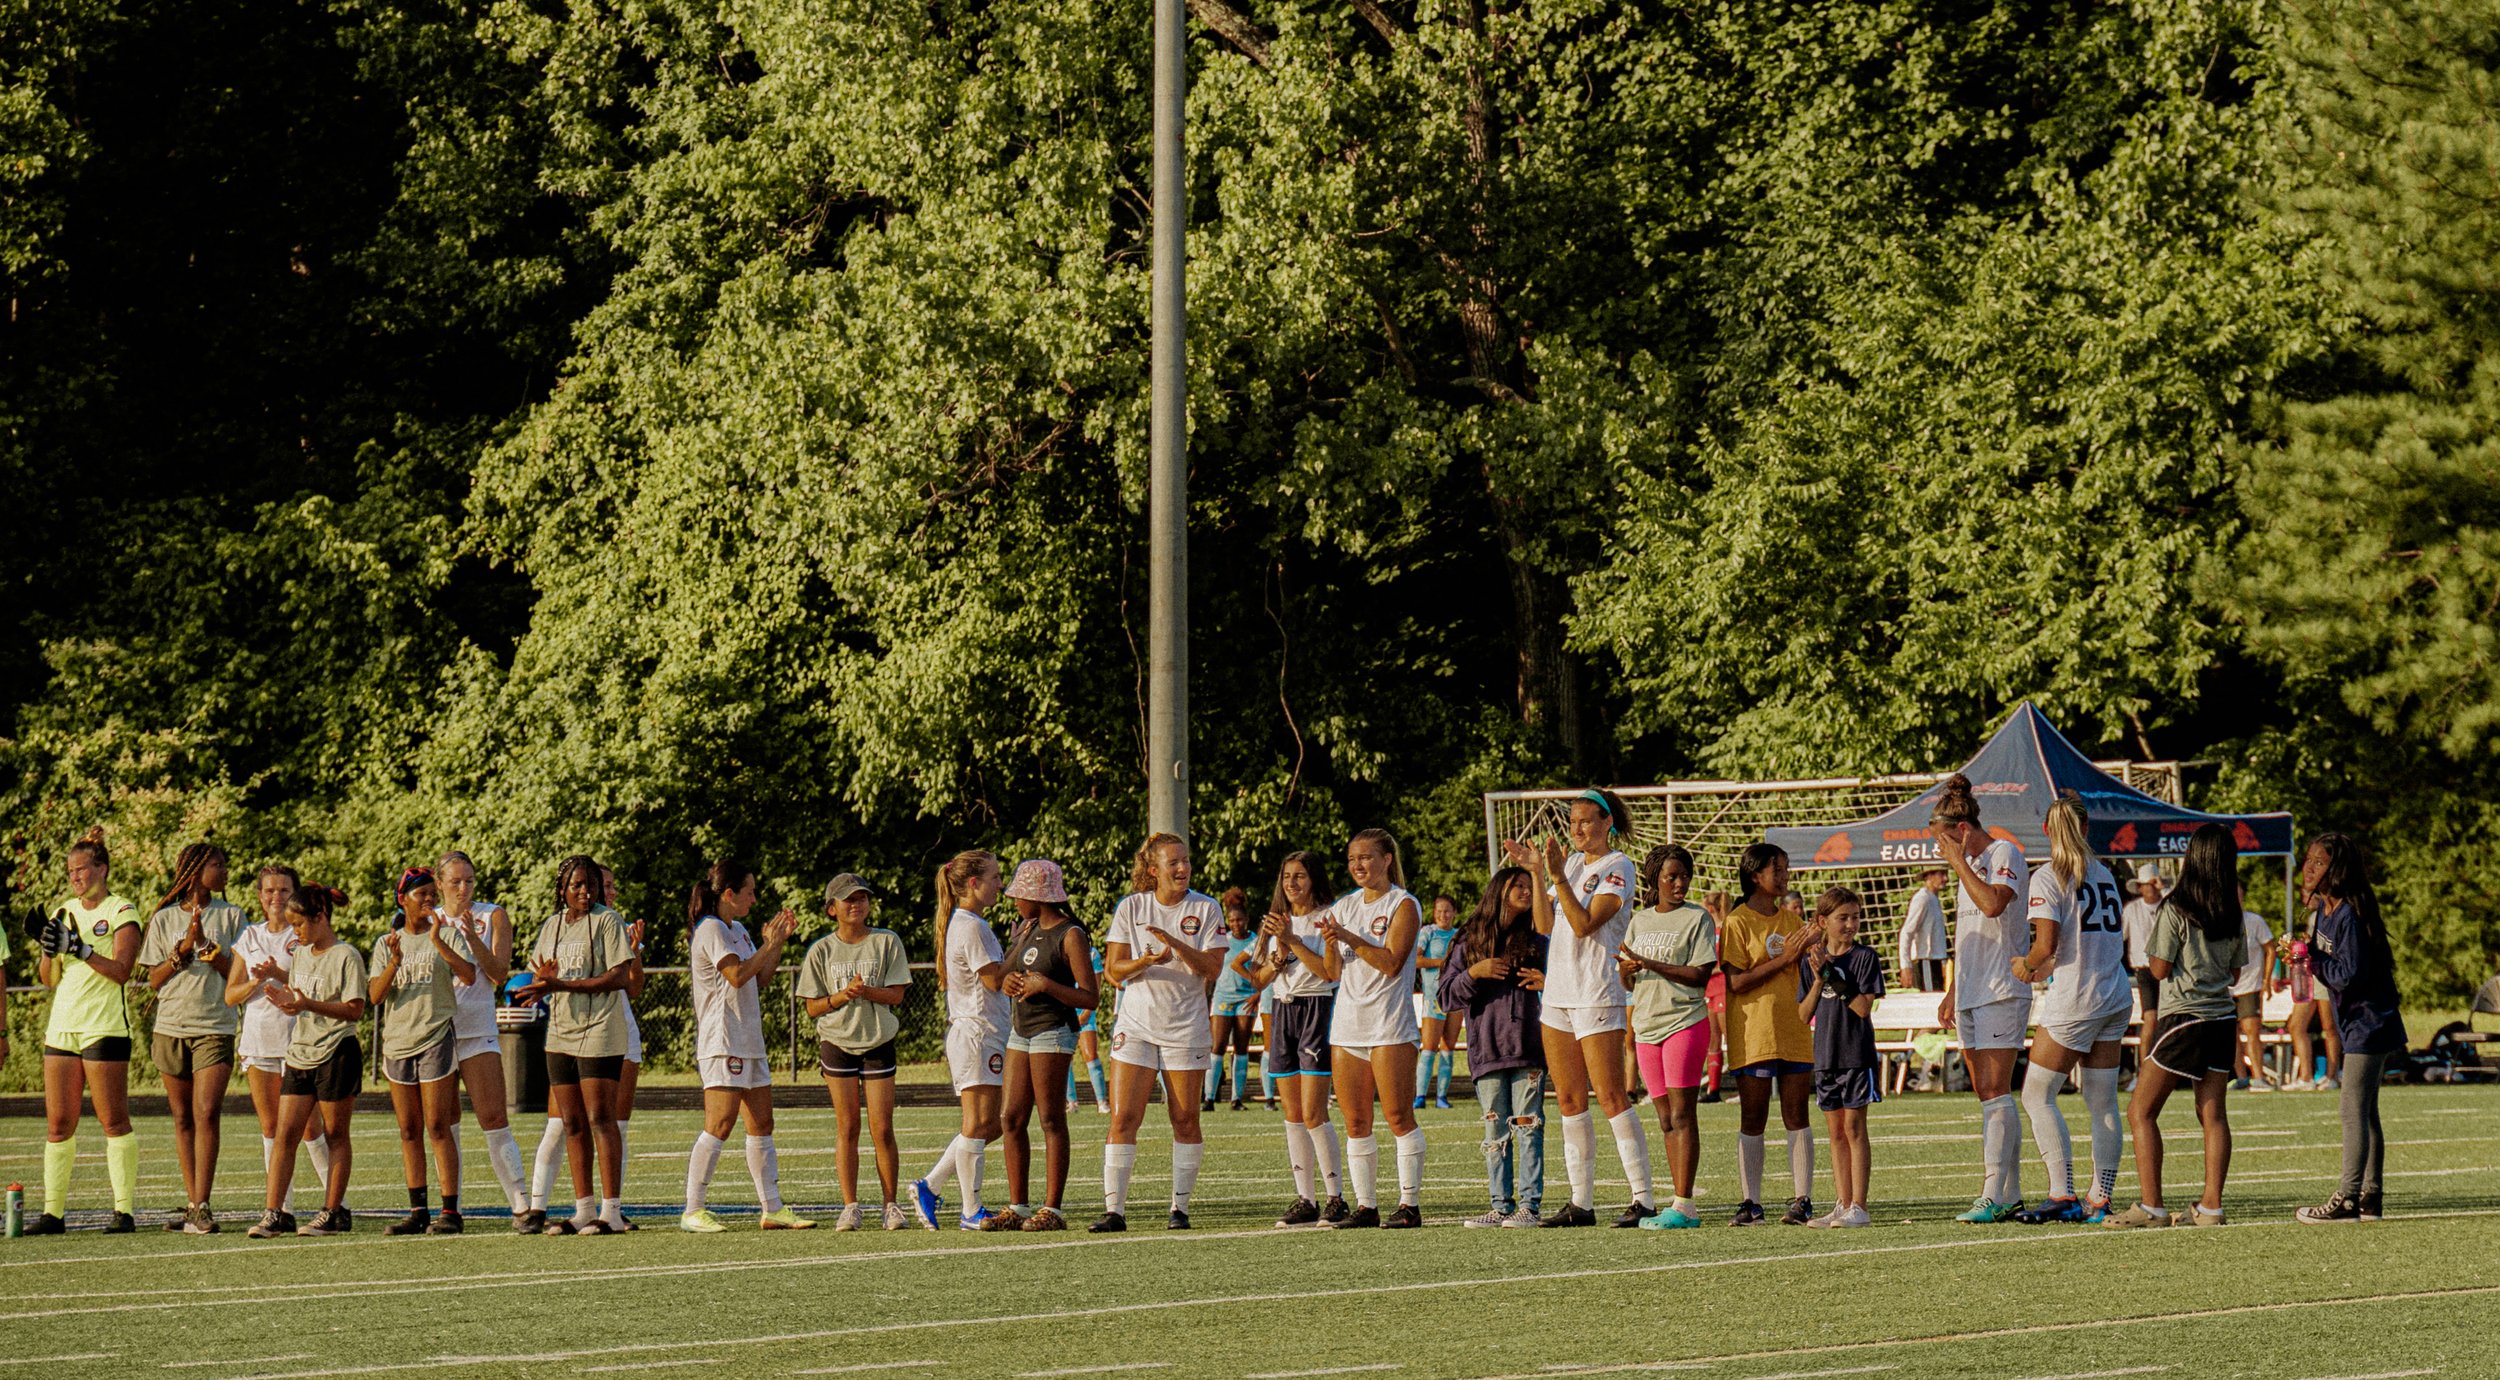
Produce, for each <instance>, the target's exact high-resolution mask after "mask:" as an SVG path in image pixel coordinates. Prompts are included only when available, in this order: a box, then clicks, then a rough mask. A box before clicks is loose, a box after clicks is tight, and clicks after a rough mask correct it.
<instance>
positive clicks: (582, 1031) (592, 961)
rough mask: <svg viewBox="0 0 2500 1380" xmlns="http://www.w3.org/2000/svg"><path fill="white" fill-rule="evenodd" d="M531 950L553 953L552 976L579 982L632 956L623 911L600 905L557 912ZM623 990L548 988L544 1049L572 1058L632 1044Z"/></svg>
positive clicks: (593, 1056) (615, 1050) (539, 954)
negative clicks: (583, 911) (573, 914)
mask: <svg viewBox="0 0 2500 1380" xmlns="http://www.w3.org/2000/svg"><path fill="white" fill-rule="evenodd" d="M530 952H531V955H532V957H533V958H534V959H537V958H552V959H554V960H555V964H556V976H557V977H560V978H563V979H564V980H565V981H567V982H580V981H584V980H586V979H589V978H595V977H599V976H602V975H604V974H606V973H608V972H609V971H611V970H612V969H614V968H616V967H617V966H618V965H619V964H623V963H627V962H630V961H632V959H633V956H634V941H633V939H632V937H631V936H629V935H628V934H627V933H626V931H625V920H624V917H623V916H620V915H618V914H617V913H616V912H615V911H612V910H609V909H606V908H605V907H602V908H600V909H598V910H594V911H592V912H591V913H590V914H588V915H586V916H584V917H582V918H581V919H579V920H567V919H565V918H564V917H563V916H561V915H558V916H554V917H552V918H550V919H549V920H548V921H547V923H546V924H545V925H544V926H542V927H541V928H540V929H539V931H538V943H537V944H536V945H534V946H532V948H531V950H530ZM626 1020H627V1017H626V1014H625V992H624V989H622V988H618V989H616V990H613V991H607V992H550V993H548V994H547V1049H548V1051H549V1052H550V1053H555V1054H570V1055H572V1056H573V1057H574V1058H576V1059H603V1058H607V1057H608V1056H611V1055H615V1056H620V1057H621V1056H622V1055H623V1054H624V1053H625V1051H626V1050H627V1049H629V1048H631V1047H632V1044H631V1036H630V1035H629V1033H628V1031H627V1027H626Z"/></svg>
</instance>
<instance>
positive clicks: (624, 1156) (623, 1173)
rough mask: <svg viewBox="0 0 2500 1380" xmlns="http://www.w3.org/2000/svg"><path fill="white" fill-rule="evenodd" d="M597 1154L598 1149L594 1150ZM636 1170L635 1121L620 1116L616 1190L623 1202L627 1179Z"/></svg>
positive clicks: (617, 1139)
mask: <svg viewBox="0 0 2500 1380" xmlns="http://www.w3.org/2000/svg"><path fill="white" fill-rule="evenodd" d="M593 1153H594V1154H595V1153H596V1151H593ZM633 1172H634V1123H632V1122H631V1121H627V1120H624V1119H622V1118H620V1119H619V1120H618V1121H617V1123H616V1191H617V1193H618V1194H619V1195H620V1196H619V1198H618V1199H617V1201H619V1202H623V1201H624V1199H623V1197H622V1196H621V1195H622V1194H623V1193H624V1192H625V1180H626V1179H627V1178H628V1177H630V1176H631V1175H632V1174H633Z"/></svg>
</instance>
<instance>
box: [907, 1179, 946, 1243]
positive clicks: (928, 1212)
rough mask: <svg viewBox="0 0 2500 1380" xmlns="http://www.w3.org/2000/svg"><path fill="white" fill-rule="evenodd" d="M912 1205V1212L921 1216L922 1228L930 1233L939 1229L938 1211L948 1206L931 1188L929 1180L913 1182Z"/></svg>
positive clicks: (915, 1180)
mask: <svg viewBox="0 0 2500 1380" xmlns="http://www.w3.org/2000/svg"><path fill="white" fill-rule="evenodd" d="M911 1205H912V1211H914V1212H915V1213H917V1214H919V1216H920V1225H921V1226H923V1227H926V1228H928V1229H929V1230H930V1231H936V1230H937V1229H938V1209H939V1208H941V1207H944V1206H945V1205H946V1200H945V1199H943V1198H940V1197H939V1196H938V1195H937V1190H936V1189H934V1188H931V1187H929V1181H928V1180H927V1179H914V1180H912V1181H911Z"/></svg>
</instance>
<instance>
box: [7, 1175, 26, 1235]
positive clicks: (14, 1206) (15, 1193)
mask: <svg viewBox="0 0 2500 1380" xmlns="http://www.w3.org/2000/svg"><path fill="white" fill-rule="evenodd" d="M25 1234H26V1185H24V1184H11V1185H9V1239H10V1240H11V1241H15V1240H16V1239H17V1238H19V1237H21V1236H24V1235H25Z"/></svg>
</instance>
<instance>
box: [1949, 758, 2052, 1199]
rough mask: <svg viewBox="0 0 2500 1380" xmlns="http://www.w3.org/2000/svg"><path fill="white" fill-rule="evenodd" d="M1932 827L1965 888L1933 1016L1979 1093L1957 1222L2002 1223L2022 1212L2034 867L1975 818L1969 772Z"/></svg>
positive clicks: (1953, 783)
mask: <svg viewBox="0 0 2500 1380" xmlns="http://www.w3.org/2000/svg"><path fill="white" fill-rule="evenodd" d="M1927 818H1928V827H1929V828H1930V829H1932V830H1933V831H1934V833H1935V836H1936V846H1937V848H1938V849H1940V850H1942V852H1943V854H1944V863H1945V866H1947V867H1950V868H1952V869H1953V876H1954V880H1956V881H1957V882H1959V883H1960V884H1961V893H1962V894H1961V899H1960V900H1958V901H1956V902H1955V903H1954V907H1953V977H1952V978H1951V980H1949V981H1947V982H1946V983H1945V988H1944V1000H1943V1001H1941V1002H1939V1003H1937V1010H1936V1018H1937V1019H1938V1020H1940V1021H1942V1022H1943V1023H1944V1027H1945V1029H1947V1030H1951V1031H1956V1032H1958V1033H1959V1034H1960V1036H1961V1039H1962V1062H1963V1064H1964V1065H1965V1066H1966V1067H1968V1068H1969V1069H1970V1088H1971V1092H1972V1093H1973V1094H1975V1095H1976V1096H1977V1097H1978V1098H1979V1130H1980V1136H1979V1140H1980V1158H1981V1161H1982V1163H1983V1165H1984V1166H1985V1173H1984V1177H1983V1178H1982V1180H1981V1183H1980V1190H1979V1197H1978V1198H1977V1199H1976V1200H1975V1201H1973V1202H1972V1203H1971V1206H1970V1211H1968V1212H1965V1213H1963V1214H1962V1215H1961V1217H1960V1218H1959V1219H1958V1220H1960V1221H1964V1222H1970V1223H1988V1222H2003V1221H2007V1220H2009V1219H2011V1218H2012V1217H2013V1216H2014V1214H2016V1213H2018V1212H2021V1211H2022V1210H2023V1148H2022V1118H2021V1116H2020V1115H2019V1114H2018V1113H2017V1112H2016V1111H2015V1104H2014V1060H2015V1058H2016V1057H2017V1056H2018V1055H2020V1054H2021V1053H2022V1048H2023V1036H2024V1034H2025V1032H2026V1031H2027V1030H2028V1029H2029V1028H2030V1024H2031V984H2030V983H2028V982H2026V981H2024V980H2023V979H2021V978H2018V977H2016V976H2014V960H2015V959H2016V958H2018V957H2020V956H2022V955H2023V954H2024V953H2026V952H2028V951H2029V949H2030V947H2031V936H2030V935H2029V934H2028V933H2027V932H2025V930H2024V929H2023V924H2024V914H2025V912H2024V910H2023V908H2022V907H2020V906H2018V905H2016V904H2015V902H2016V901H2018V900H2020V899H2021V898H2022V897H2024V896H2026V895H2028V894H2029V893H2030V890H2031V868H2030V866H2029V865H2028V864H2026V863H2025V862H2024V861H2023V850H2022V849H2020V848H2017V847H2015V846H2014V841H2013V840H2011V839H2000V838H1993V837H1991V836H1990V835H1989V833H1988V831H1987V830H1986V829H1985V828H1982V827H1981V826H1980V823H1979V800H1978V798H1977V797H1976V796H1974V795H1973V794H1972V793H1971V784H1970V778H1969V777H1967V776H1964V775H1962V774H1961V773H1960V772H1955V773H1954V774H1953V775H1952V776H1950V777H1948V778H1946V780H1945V783H1944V787H1943V789H1942V791H1941V792H1940V793H1939V794H1938V795H1937V797H1936V803H1935V805H1934V806H1933V807H1932V808H1931V809H1930V810H1929V812H1928V817H1927Z"/></svg>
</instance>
